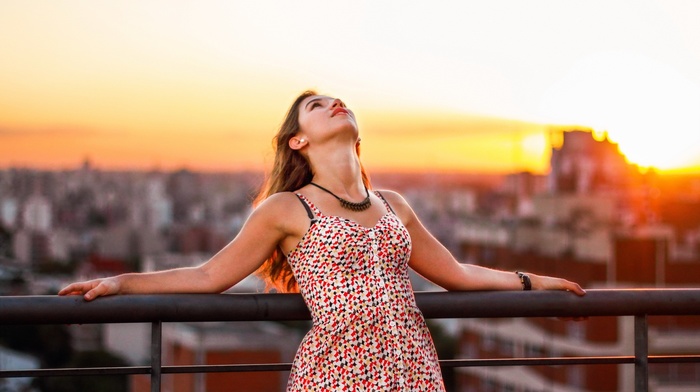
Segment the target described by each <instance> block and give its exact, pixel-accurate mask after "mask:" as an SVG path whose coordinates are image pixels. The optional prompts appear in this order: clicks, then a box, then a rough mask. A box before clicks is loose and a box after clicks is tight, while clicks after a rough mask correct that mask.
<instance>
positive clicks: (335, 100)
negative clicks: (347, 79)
mask: <svg viewBox="0 0 700 392" xmlns="http://www.w3.org/2000/svg"><path fill="white" fill-rule="evenodd" d="M336 106H340V107H341V108H344V107H345V104H344V103H343V101H341V100H340V99H338V98H333V101H331V109H332V108H335V107H336Z"/></svg>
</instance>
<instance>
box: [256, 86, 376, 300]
mask: <svg viewBox="0 0 700 392" xmlns="http://www.w3.org/2000/svg"><path fill="white" fill-rule="evenodd" d="M314 95H318V94H317V93H316V92H315V91H313V90H307V91H304V92H303V93H301V95H299V96H298V97H297V98H296V99H295V100H294V103H292V106H290V108H289V110H288V111H287V115H286V116H285V118H284V121H283V122H282V125H281V126H280V129H279V131H278V132H277V135H275V137H274V138H273V142H272V145H273V149H274V152H275V160H274V163H273V165H272V170H271V171H270V173H269V174H268V176H267V178H266V179H265V184H264V185H263V187H262V189H261V190H260V193H258V195H257V197H256V198H255V201H254V202H253V205H254V206H257V205H259V204H260V203H262V202H263V200H265V199H267V198H268V197H270V196H272V195H274V194H275V193H278V192H292V191H296V190H297V189H299V188H302V187H304V186H306V185H307V184H308V183H310V182H311V179H313V177H314V173H313V171H312V170H311V165H310V164H309V161H308V160H307V159H306V157H304V155H302V154H301V153H300V152H299V151H298V150H293V149H291V148H290V147H289V140H290V139H291V138H292V137H294V135H296V134H297V133H298V132H299V129H300V127H299V106H300V104H301V102H302V101H303V100H304V99H306V98H308V97H311V96H314ZM356 149H357V155H358V156H359V155H360V144H359V143H357V145H356ZM360 171H361V173H362V182H363V183H364V184H365V186H366V187H367V188H368V189H370V188H371V184H370V180H369V176H368V175H367V173H366V171H365V169H364V167H363V166H362V163H360ZM256 274H257V275H258V276H260V277H261V278H262V279H264V280H265V285H266V289H268V290H269V289H271V288H275V289H276V290H277V291H280V292H297V291H299V289H298V287H297V281H296V279H295V278H294V274H293V273H292V269H291V267H290V266H289V263H287V256H285V255H284V253H283V252H282V251H281V249H280V248H279V247H278V248H277V249H276V250H275V251H274V252H273V253H272V254H271V255H270V257H269V258H267V260H265V262H263V264H262V265H261V266H260V268H258V270H257V272H256Z"/></svg>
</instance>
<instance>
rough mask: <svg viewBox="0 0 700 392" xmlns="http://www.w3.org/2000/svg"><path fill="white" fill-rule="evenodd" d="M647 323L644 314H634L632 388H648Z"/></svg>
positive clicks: (641, 390) (639, 390) (643, 391)
mask: <svg viewBox="0 0 700 392" xmlns="http://www.w3.org/2000/svg"><path fill="white" fill-rule="evenodd" d="M648 337H649V324H648V323H647V315H646V314H641V315H640V314H638V315H635V316H634V390H635V392H647V391H648V390H649V339H648Z"/></svg>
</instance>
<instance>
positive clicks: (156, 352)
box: [151, 321, 163, 392]
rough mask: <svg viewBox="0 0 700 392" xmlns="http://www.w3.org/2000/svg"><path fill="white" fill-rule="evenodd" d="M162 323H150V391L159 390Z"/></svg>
mask: <svg viewBox="0 0 700 392" xmlns="http://www.w3.org/2000/svg"><path fill="white" fill-rule="evenodd" d="M162 342H163V323H162V322H160V321H154V322H153V323H152V324H151V392H160V380H161V355H162V352H163V349H162Z"/></svg>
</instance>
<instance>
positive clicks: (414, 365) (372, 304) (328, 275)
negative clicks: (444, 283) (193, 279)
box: [287, 192, 444, 391]
mask: <svg viewBox="0 0 700 392" xmlns="http://www.w3.org/2000/svg"><path fill="white" fill-rule="evenodd" d="M375 193H376V194H377V196H379V197H380V198H382V196H381V194H379V193H378V192H375ZM297 196H299V198H300V199H301V201H302V203H304V206H305V208H306V210H307V212H308V214H309V218H310V219H311V226H310V227H309V230H308V232H307V233H306V234H305V235H304V237H303V238H302V240H301V241H300V242H299V244H298V245H297V247H296V248H295V249H294V250H292V251H291V252H290V253H289V255H288V257H287V259H288V261H289V263H290V265H291V268H292V271H293V272H294V276H295V277H296V280H297V283H298V285H299V290H300V292H301V295H302V297H303V298H304V301H305V302H306V305H307V306H308V308H309V310H310V312H311V318H312V321H313V325H312V328H311V330H310V331H309V332H308V333H307V334H306V336H305V337H304V339H303V341H302V343H301V345H300V347H299V350H298V351H297V354H296V357H295V359H294V363H293V365H292V370H291V373H290V378H289V383H288V385H287V391H444V386H443V382H442V376H441V374H440V367H439V364H438V359H437V354H436V352H435V347H434V345H433V341H432V338H431V336H430V332H429V331H428V328H427V326H426V324H425V320H424V319H423V315H422V314H421V312H420V310H419V309H418V308H417V307H416V302H415V297H414V295H413V290H412V288H411V283H410V281H409V278H408V259H409V256H410V253H411V239H410V237H409V234H408V231H407V230H406V228H405V227H404V225H403V224H402V223H401V221H400V220H399V219H398V217H397V216H396V215H395V214H394V213H393V211H392V210H391V207H390V206H389V204H388V203H386V201H384V203H385V205H386V208H387V211H390V212H388V213H387V214H386V215H384V216H383V217H382V218H381V219H379V221H378V222H377V223H376V225H375V226H374V227H371V228H368V227H363V226H362V225H360V224H359V223H357V222H355V221H352V220H349V219H345V218H342V217H337V216H327V215H324V214H323V213H321V211H320V210H319V209H318V208H316V206H314V205H313V203H311V202H310V201H309V200H308V199H307V198H306V197H304V196H303V195H301V194H299V195H297ZM382 200H383V198H382Z"/></svg>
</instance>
